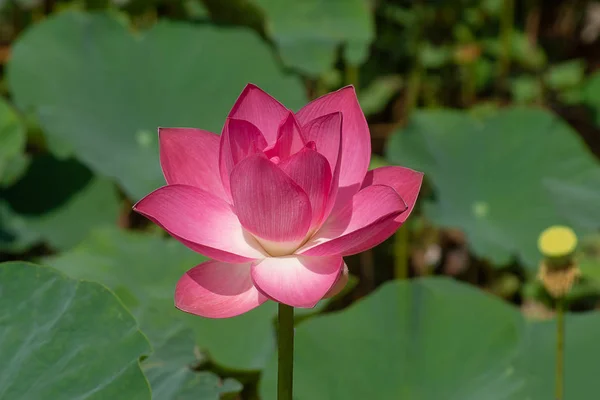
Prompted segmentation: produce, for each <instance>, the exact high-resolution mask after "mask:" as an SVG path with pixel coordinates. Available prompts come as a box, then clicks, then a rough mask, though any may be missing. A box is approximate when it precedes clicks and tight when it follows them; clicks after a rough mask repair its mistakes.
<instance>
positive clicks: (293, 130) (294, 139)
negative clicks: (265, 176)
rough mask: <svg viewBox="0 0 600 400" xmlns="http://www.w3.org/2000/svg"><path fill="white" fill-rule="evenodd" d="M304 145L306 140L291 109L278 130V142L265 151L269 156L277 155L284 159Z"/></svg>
mask: <svg viewBox="0 0 600 400" xmlns="http://www.w3.org/2000/svg"><path fill="white" fill-rule="evenodd" d="M304 145H305V141H304V137H303V136H302V132H301V131H300V125H298V121H296V117H294V113H293V112H291V111H290V113H289V114H288V116H287V117H286V119H285V120H283V122H282V124H281V126H280V127H279V129H278V131H277V142H276V143H275V144H274V145H273V146H272V148H271V149H269V150H267V151H265V154H266V155H267V156H268V157H269V158H271V157H274V156H277V157H279V158H280V159H282V160H283V159H285V158H288V157H289V156H291V155H292V154H295V153H297V152H298V151H300V150H302V148H303V147H304Z"/></svg>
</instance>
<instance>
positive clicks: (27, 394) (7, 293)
mask: <svg viewBox="0 0 600 400" xmlns="http://www.w3.org/2000/svg"><path fill="white" fill-rule="evenodd" d="M79 267H85V266H84V265H80V266H79ZM0 293H1V295H0V338H1V340H0V353H1V354H2V357H0V398H2V399H11V400H12V399H14V400H29V399H36V400H46V399H47V400H56V399H65V400H67V399H73V400H74V399H111V398H113V399H131V400H138V399H139V400H144V399H147V400H150V398H151V396H150V389H149V387H148V383H147V381H146V379H145V378H144V376H143V374H142V371H141V370H140V367H139V363H138V359H139V357H140V356H142V355H143V354H148V353H149V352H150V345H149V344H148V341H147V340H146V338H145V337H144V335H143V334H142V333H141V332H140V331H139V330H138V327H137V324H136V322H135V320H134V318H133V317H132V316H131V314H130V313H129V312H128V311H127V310H126V309H125V307H123V305H122V303H121V302H120V301H119V300H118V299H117V298H116V297H115V296H114V295H113V294H112V293H111V292H110V291H108V289H106V288H105V287H103V286H101V285H99V284H97V283H92V282H82V281H78V280H74V279H70V278H68V277H66V276H65V275H63V274H61V273H58V272H57V271H55V270H53V269H51V268H48V267H41V266H36V265H34V264H28V263H22V262H10V263H4V264H0Z"/></svg>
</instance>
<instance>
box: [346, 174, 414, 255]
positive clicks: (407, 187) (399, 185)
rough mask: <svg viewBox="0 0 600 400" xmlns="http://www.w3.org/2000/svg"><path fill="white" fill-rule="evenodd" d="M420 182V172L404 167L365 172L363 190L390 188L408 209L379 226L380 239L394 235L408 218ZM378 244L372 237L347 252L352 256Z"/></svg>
mask: <svg viewBox="0 0 600 400" xmlns="http://www.w3.org/2000/svg"><path fill="white" fill-rule="evenodd" d="M422 182H423V173H422V172H417V171H413V170H411V169H408V168H404V167H395V166H390V167H381V168H376V169H374V170H372V171H369V172H367V176H366V177H365V180H364V182H363V188H365V187H368V186H371V185H385V186H390V187H392V188H393V189H395V190H396V192H397V193H398V194H399V195H400V197H402V200H404V202H405V203H406V205H407V206H408V209H407V210H406V211H405V212H403V213H402V214H400V215H398V216H397V217H396V218H394V219H390V220H388V221H387V222H385V223H383V224H382V225H380V228H379V229H380V233H379V235H380V236H381V237H389V236H391V235H392V234H394V232H396V231H397V230H398V228H399V227H400V226H402V224H403V223H404V221H406V219H407V218H408V217H409V215H410V214H411V212H412V210H413V208H414V207H415V203H416V201H417V196H418V195H419V190H420V189H421V183H422ZM379 243H381V240H379V236H373V237H371V238H370V239H368V240H365V241H364V242H363V243H361V245H360V246H359V247H357V248H355V249H349V250H348V251H349V252H352V253H353V254H354V253H360V252H361V251H363V250H366V249H370V248H372V247H375V246H377V245H378V244H379Z"/></svg>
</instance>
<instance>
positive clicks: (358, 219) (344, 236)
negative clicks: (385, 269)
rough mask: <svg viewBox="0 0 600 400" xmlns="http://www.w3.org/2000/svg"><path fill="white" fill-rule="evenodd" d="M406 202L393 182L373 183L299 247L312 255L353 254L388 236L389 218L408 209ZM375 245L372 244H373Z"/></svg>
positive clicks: (299, 252)
mask: <svg viewBox="0 0 600 400" xmlns="http://www.w3.org/2000/svg"><path fill="white" fill-rule="evenodd" d="M406 208H407V207H406V204H404V201H402V199H401V198H400V196H398V193H396V191H395V190H394V189H392V188H391V187H389V186H382V185H373V186H368V187H366V188H364V189H363V190H361V191H360V192H358V193H357V194H356V195H354V197H353V198H352V201H351V202H350V203H348V204H347V205H346V206H345V207H343V208H341V209H340V210H338V211H337V212H334V213H332V214H331V215H330V216H329V218H328V219H327V221H325V223H324V224H323V226H322V227H321V229H319V230H318V231H317V232H316V233H315V235H314V236H313V237H312V238H311V239H310V240H309V241H308V242H307V243H306V244H305V245H304V246H302V248H300V249H299V250H298V251H297V254H304V255H308V256H330V255H351V254H356V253H360V252H361V251H364V250H366V249H367V248H369V247H365V243H368V244H369V245H371V244H372V243H375V244H378V243H381V242H383V241H384V240H385V239H387V238H388V237H389V236H390V235H391V233H390V234H387V231H386V230H385V229H384V228H385V227H387V224H386V223H387V222H388V221H390V220H393V219H394V218H396V217H397V216H398V215H400V214H401V213H402V212H404V211H405V210H406ZM372 246H373V245H371V247H372Z"/></svg>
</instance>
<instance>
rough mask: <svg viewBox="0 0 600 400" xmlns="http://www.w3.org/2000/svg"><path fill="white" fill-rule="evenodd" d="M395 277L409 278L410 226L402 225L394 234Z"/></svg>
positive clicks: (400, 278)
mask: <svg viewBox="0 0 600 400" xmlns="http://www.w3.org/2000/svg"><path fill="white" fill-rule="evenodd" d="M394 278H395V279H399V280H402V279H408V227H407V226H406V225H404V226H401V227H400V229H398V232H396V234H395V235H394Z"/></svg>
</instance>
